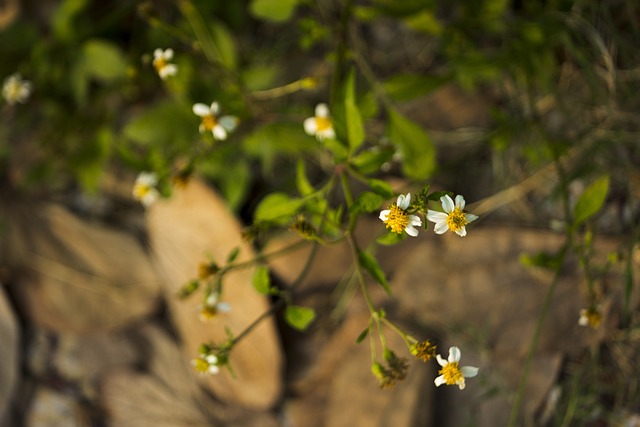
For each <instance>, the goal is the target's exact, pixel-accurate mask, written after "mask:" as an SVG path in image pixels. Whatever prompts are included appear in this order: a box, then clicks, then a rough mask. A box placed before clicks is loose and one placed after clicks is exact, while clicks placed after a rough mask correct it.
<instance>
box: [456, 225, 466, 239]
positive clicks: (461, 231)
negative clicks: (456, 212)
mask: <svg viewBox="0 0 640 427" xmlns="http://www.w3.org/2000/svg"><path fill="white" fill-rule="evenodd" d="M456 234H457V235H458V236H460V237H464V236H466V235H467V227H462V228H460V229H458V230H457V231H456Z"/></svg>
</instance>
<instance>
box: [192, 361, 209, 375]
mask: <svg viewBox="0 0 640 427" xmlns="http://www.w3.org/2000/svg"><path fill="white" fill-rule="evenodd" d="M192 364H193V369H195V370H196V371H198V372H201V373H207V372H208V371H209V363H208V362H207V361H206V360H204V359H203V358H200V357H199V358H197V359H194V360H193V362H192Z"/></svg>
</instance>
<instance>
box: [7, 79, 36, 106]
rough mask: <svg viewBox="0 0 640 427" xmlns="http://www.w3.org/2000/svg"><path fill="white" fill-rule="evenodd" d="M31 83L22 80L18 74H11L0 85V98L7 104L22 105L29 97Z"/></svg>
mask: <svg viewBox="0 0 640 427" xmlns="http://www.w3.org/2000/svg"><path fill="white" fill-rule="evenodd" d="M31 90H32V86H31V82H29V81H27V80H24V79H23V78H22V76H21V75H20V74H18V73H15V74H12V75H10V76H9V77H7V78H6V79H4V82H3V83H2V97H3V98H4V99H5V101H7V104H9V105H14V104H16V103H20V104H24V103H25V102H27V100H28V99H29V96H31Z"/></svg>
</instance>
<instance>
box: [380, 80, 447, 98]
mask: <svg viewBox="0 0 640 427" xmlns="http://www.w3.org/2000/svg"><path fill="white" fill-rule="evenodd" d="M450 80H451V77H450V76H429V75H423V74H399V75H396V76H393V77H390V78H389V79H387V80H386V81H385V82H384V84H383V87H384V90H385V92H387V94H388V95H389V96H390V97H391V98H393V99H394V100H396V101H410V100H412V99H415V98H419V97H421V96H424V95H427V94H428V93H430V92H433V91H434V90H435V89H437V88H439V87H440V86H442V85H443V84H444V83H446V82H448V81H450Z"/></svg>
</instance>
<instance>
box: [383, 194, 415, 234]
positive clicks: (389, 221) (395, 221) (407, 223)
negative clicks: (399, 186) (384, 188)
mask: <svg viewBox="0 0 640 427" xmlns="http://www.w3.org/2000/svg"><path fill="white" fill-rule="evenodd" d="M410 204H411V193H407V195H406V196H405V195H402V194H400V195H399V196H398V201H397V202H396V203H394V204H393V205H391V206H389V209H385V210H383V211H382V212H380V219H381V220H382V222H384V223H385V224H386V225H387V228H390V229H391V231H393V232H394V233H398V234H402V232H403V231H406V232H407V234H408V235H409V236H413V237H416V236H417V235H418V229H417V228H416V226H420V225H422V220H421V219H420V217H419V216H417V215H410V214H408V213H407V209H408V208H409V205H410Z"/></svg>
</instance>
